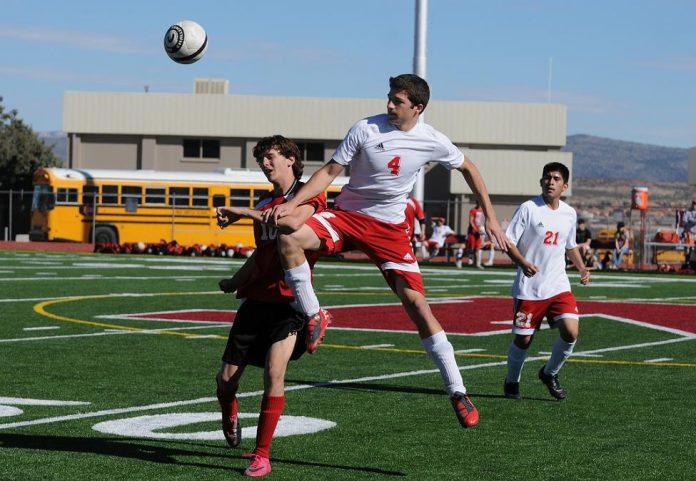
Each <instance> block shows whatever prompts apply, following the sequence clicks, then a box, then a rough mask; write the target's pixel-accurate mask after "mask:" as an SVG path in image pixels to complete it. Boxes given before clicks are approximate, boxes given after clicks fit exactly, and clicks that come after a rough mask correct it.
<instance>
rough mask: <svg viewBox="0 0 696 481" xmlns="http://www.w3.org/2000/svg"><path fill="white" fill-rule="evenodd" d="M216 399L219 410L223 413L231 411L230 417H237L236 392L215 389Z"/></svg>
mask: <svg viewBox="0 0 696 481" xmlns="http://www.w3.org/2000/svg"><path fill="white" fill-rule="evenodd" d="M216 394H217V398H218V402H219V403H220V409H221V410H222V412H223V413H224V412H225V411H226V410H228V409H229V410H230V411H231V413H230V414H231V415H232V416H236V415H237V409H238V404H237V391H223V390H222V389H220V388H219V387H218V388H217V392H216Z"/></svg>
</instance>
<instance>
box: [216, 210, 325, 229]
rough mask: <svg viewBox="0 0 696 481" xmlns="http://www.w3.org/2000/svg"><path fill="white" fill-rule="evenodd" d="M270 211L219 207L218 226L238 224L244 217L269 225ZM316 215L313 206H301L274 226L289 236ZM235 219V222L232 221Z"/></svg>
mask: <svg viewBox="0 0 696 481" xmlns="http://www.w3.org/2000/svg"><path fill="white" fill-rule="evenodd" d="M267 212H269V211H268V210H264V211H260V210H255V209H250V208H249V207H218V209H217V213H218V214H217V216H218V225H219V226H220V227H222V228H224V227H227V226H228V225H230V224H232V223H234V222H236V221H237V220H239V219H241V218H242V217H247V218H249V219H253V220H255V221H256V222H263V223H268V221H267V220H266V217H267V214H266V213H267ZM312 214H314V207H312V206H311V205H307V204H305V205H301V206H299V207H298V208H297V209H295V210H293V211H292V213H290V214H289V215H287V216H285V217H283V218H282V219H279V220H278V224H277V225H274V227H277V228H278V229H279V230H280V231H281V232H283V233H285V234H287V233H291V232H294V231H296V230H297V229H299V228H300V227H301V226H302V224H304V222H305V221H306V220H307V219H309V217H310V216H311V215H312ZM231 219H234V220H231Z"/></svg>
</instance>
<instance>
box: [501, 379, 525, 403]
mask: <svg viewBox="0 0 696 481" xmlns="http://www.w3.org/2000/svg"><path fill="white" fill-rule="evenodd" d="M503 393H505V397H506V398H508V399H521V397H522V396H520V383H518V382H507V379H506V380H505V382H504V383H503Z"/></svg>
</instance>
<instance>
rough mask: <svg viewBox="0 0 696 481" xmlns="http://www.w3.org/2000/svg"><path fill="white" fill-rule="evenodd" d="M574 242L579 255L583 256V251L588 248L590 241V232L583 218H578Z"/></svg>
mask: <svg viewBox="0 0 696 481" xmlns="http://www.w3.org/2000/svg"><path fill="white" fill-rule="evenodd" d="M575 243H576V244H577V245H578V248H579V249H580V255H581V256H584V255H585V253H586V252H587V251H588V250H590V244H591V243H592V232H591V231H590V229H588V228H587V224H586V223H585V219H578V226H577V228H576V229H575Z"/></svg>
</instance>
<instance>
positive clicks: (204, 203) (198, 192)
mask: <svg viewBox="0 0 696 481" xmlns="http://www.w3.org/2000/svg"><path fill="white" fill-rule="evenodd" d="M191 200H192V202H193V204H192V205H193V206H194V207H208V189H207V188H203V187H194V188H193V197H192V199H191Z"/></svg>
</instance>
